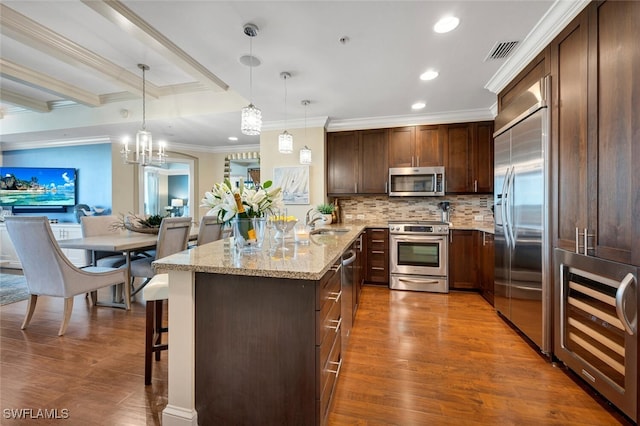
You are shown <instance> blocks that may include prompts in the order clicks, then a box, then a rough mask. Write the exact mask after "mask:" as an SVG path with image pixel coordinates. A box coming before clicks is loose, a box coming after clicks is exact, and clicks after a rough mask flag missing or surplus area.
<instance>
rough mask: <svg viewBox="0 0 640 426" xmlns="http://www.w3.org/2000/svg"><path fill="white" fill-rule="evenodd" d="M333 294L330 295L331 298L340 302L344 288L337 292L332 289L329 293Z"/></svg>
mask: <svg viewBox="0 0 640 426" xmlns="http://www.w3.org/2000/svg"><path fill="white" fill-rule="evenodd" d="M329 294H330V295H331V296H329V297H328V299H329V300H333V301H334V302H335V303H338V301H339V300H340V297H341V296H342V290H340V291H339V292H337V293H336V292H335V291H332V292H331V293H329Z"/></svg>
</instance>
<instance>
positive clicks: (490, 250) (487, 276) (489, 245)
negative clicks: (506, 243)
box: [478, 231, 495, 306]
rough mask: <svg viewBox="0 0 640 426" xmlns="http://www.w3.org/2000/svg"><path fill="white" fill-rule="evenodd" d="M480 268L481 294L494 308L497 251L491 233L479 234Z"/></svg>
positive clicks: (482, 232) (481, 232)
mask: <svg viewBox="0 0 640 426" xmlns="http://www.w3.org/2000/svg"><path fill="white" fill-rule="evenodd" d="M478 236H479V241H478V266H479V269H480V271H479V275H480V277H479V278H480V293H481V294H482V297H484V298H485V299H486V300H487V302H489V303H490V304H491V306H493V279H494V273H493V270H494V268H495V249H494V245H493V234H492V233H490V232H484V231H480V232H478Z"/></svg>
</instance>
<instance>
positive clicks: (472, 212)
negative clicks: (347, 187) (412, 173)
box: [339, 195, 493, 224]
mask: <svg viewBox="0 0 640 426" xmlns="http://www.w3.org/2000/svg"><path fill="white" fill-rule="evenodd" d="M441 201H449V203H450V205H451V208H450V210H449V212H450V213H449V220H450V221H451V222H453V223H454V224H457V223H461V224H462V223H471V222H478V221H481V222H485V223H487V222H489V223H493V212H492V211H491V206H492V205H493V196H492V195H450V196H446V197H424V198H419V197H388V196H370V197H367V196H358V197H345V198H339V205H340V208H341V218H342V220H343V221H345V222H348V221H349V220H356V219H357V218H358V215H364V219H365V220H367V221H374V222H375V221H380V222H386V221H388V220H405V219H407V220H440V219H441V211H440V209H439V208H438V203H439V202H441ZM347 215H351V216H352V219H348V217H347ZM480 216H482V219H480Z"/></svg>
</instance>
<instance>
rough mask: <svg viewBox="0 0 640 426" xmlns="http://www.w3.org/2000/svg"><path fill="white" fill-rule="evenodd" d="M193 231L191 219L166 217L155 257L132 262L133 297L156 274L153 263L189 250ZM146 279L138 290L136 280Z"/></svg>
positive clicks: (159, 235) (159, 232)
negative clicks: (188, 246) (188, 244)
mask: <svg viewBox="0 0 640 426" xmlns="http://www.w3.org/2000/svg"><path fill="white" fill-rule="evenodd" d="M190 230H191V218H190V217H165V218H164V219H162V223H161V224H160V230H159V231H158V243H157V244H156V250H155V256H154V257H144V258H142V259H137V260H134V261H133V262H131V269H130V274H131V288H132V290H131V295H132V296H133V295H135V294H137V293H138V292H139V291H140V290H142V289H143V288H144V286H145V285H147V283H148V282H149V281H150V280H151V278H153V276H154V275H155V274H156V273H155V270H154V269H153V265H152V263H153V261H154V260H156V259H161V258H163V257H167V256H170V255H172V254H174V253H178V252H181V251H183V250H186V249H187V243H188V242H189V233H190ZM136 278H144V281H143V282H142V284H140V286H138V287H137V288H136V287H135V285H134V284H135V279H136Z"/></svg>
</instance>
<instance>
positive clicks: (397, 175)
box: [389, 167, 444, 197]
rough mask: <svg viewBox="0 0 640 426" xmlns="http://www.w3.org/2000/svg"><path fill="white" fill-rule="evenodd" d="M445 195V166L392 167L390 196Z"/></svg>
mask: <svg viewBox="0 0 640 426" xmlns="http://www.w3.org/2000/svg"><path fill="white" fill-rule="evenodd" d="M442 195H444V167H391V168H390V169H389V196H390V197H436V196H442Z"/></svg>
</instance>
